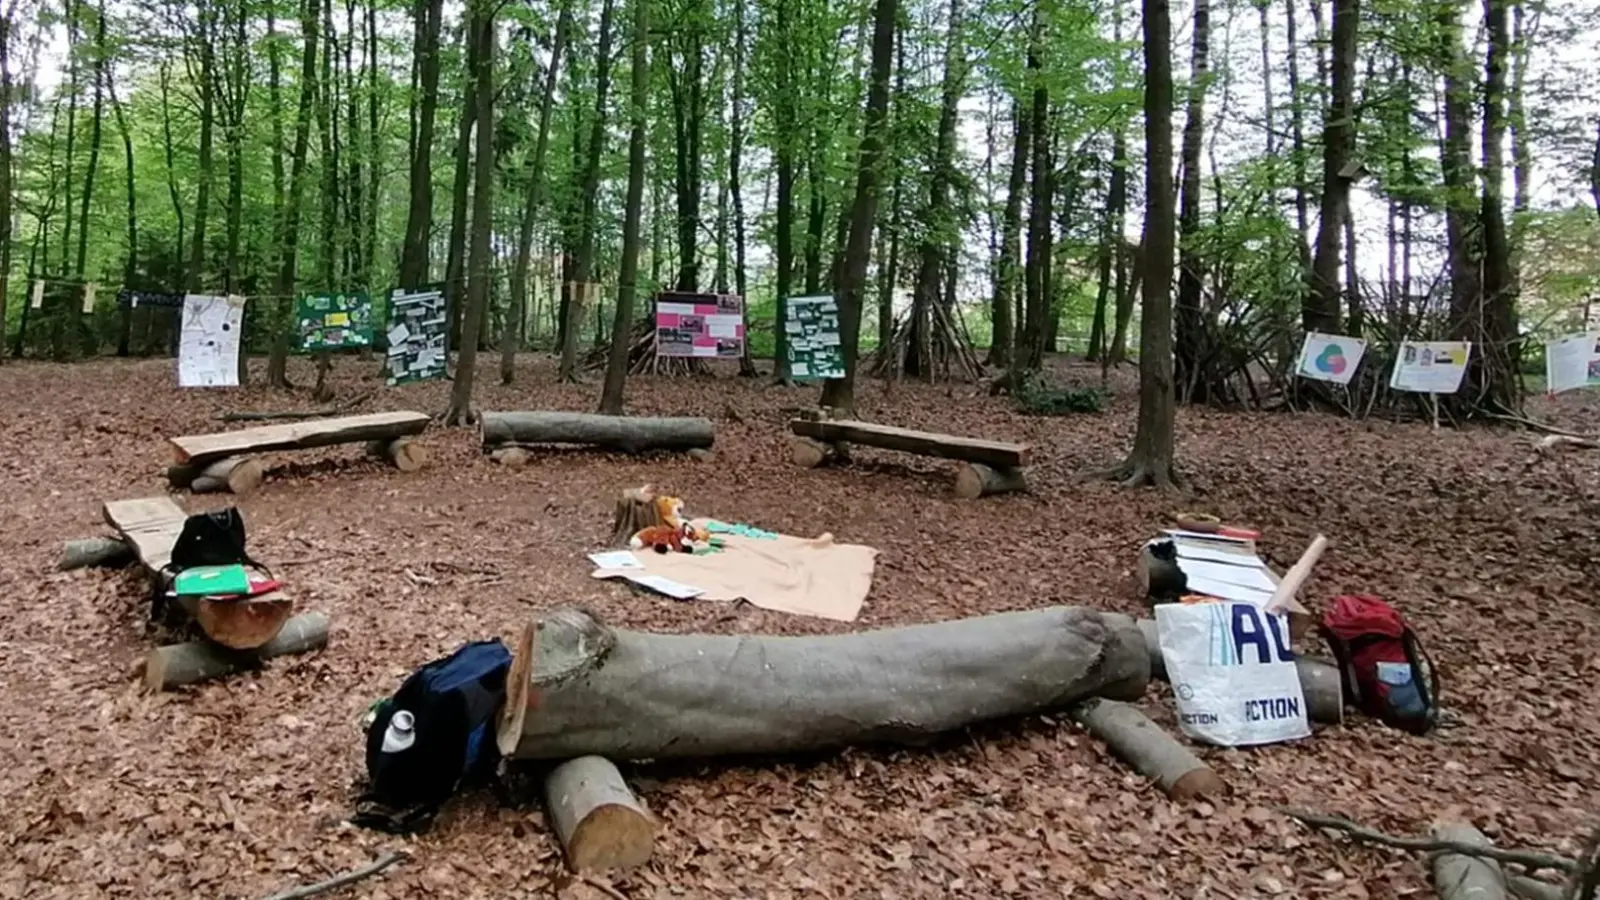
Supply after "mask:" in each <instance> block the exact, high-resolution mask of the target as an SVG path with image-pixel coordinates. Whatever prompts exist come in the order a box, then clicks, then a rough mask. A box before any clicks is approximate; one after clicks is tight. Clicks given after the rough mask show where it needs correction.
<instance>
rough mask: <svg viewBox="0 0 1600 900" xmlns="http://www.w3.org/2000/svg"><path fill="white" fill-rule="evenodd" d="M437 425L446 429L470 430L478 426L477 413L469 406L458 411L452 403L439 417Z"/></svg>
mask: <svg viewBox="0 0 1600 900" xmlns="http://www.w3.org/2000/svg"><path fill="white" fill-rule="evenodd" d="M439 423H440V424H441V425H443V426H444V427H446V428H470V427H472V426H473V425H476V424H478V411H477V410H475V409H473V408H472V407H471V406H468V407H467V408H466V409H460V408H458V407H457V406H456V405H455V404H454V403H452V404H450V408H449V409H446V410H445V411H444V414H443V415H441V416H440V417H439Z"/></svg>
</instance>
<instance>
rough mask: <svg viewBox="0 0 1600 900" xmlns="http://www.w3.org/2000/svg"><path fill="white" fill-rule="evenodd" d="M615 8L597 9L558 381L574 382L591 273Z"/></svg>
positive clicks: (609, 5)
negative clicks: (580, 294)
mask: <svg viewBox="0 0 1600 900" xmlns="http://www.w3.org/2000/svg"><path fill="white" fill-rule="evenodd" d="M614 15H615V6H614V4H613V2H612V0H605V2H604V3H603V4H602V5H601V7H600V41H599V48H598V50H597V51H596V56H595V92H594V93H595V107H594V119H593V120H592V121H591V122H590V123H589V140H588V145H587V147H586V148H585V150H586V151H587V152H586V155H585V159H584V164H583V180H582V187H581V188H580V194H579V197H580V199H579V201H578V202H579V213H578V248H577V254H576V257H577V258H576V259H575V260H574V261H573V266H572V281H573V285H570V286H569V289H568V290H567V292H566V296H565V304H566V307H565V308H566V310H567V317H566V321H567V326H566V327H565V328H564V329H563V333H562V341H561V368H560V370H559V372H558V373H557V376H556V377H557V378H559V379H560V380H561V381H575V380H577V374H576V368H577V364H578V328H577V323H576V322H575V321H574V320H573V315H572V313H573V312H574V311H575V310H577V309H578V308H579V304H580V303H581V302H582V301H581V300H579V299H577V298H576V297H575V296H574V294H575V289H580V290H583V291H585V294H586V297H585V299H587V293H588V289H587V285H588V283H589V281H590V279H591V278H592V277H593V272H594V232H595V204H596V202H597V200H598V197H597V195H598V194H599V192H600V158H601V156H602V155H603V154H604V150H605V148H604V143H605V133H606V132H605V129H606V95H607V94H608V93H610V91H611V37H612V36H611V30H612V17H613V16H614Z"/></svg>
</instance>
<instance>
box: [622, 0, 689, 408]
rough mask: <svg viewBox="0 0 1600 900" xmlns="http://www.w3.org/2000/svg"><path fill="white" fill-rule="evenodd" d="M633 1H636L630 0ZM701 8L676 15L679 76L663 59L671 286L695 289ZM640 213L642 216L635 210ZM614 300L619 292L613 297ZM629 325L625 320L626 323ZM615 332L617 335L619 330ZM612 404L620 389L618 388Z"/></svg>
mask: <svg viewBox="0 0 1600 900" xmlns="http://www.w3.org/2000/svg"><path fill="white" fill-rule="evenodd" d="M635 2H636V3H638V2H640V0H635ZM705 15H706V12H705V10H703V9H701V8H700V5H699V2H698V0H691V2H689V3H688V4H687V5H686V6H685V8H684V11H683V13H682V17H683V19H684V20H686V21H684V22H683V23H682V24H680V25H678V26H677V28H676V30H677V32H678V33H679V34H681V40H682V41H683V46H682V66H683V71H682V73H681V74H679V73H678V71H677V64H676V63H675V62H674V61H672V60H669V65H668V67H667V71H668V81H669V83H670V85H671V88H672V91H671V93H672V101H673V103H672V105H673V121H672V124H673V137H674V139H675V142H676V145H677V148H676V149H677V160H676V162H677V183H676V187H677V195H678V196H677V200H678V209H677V213H678V215H677V231H678V277H677V281H676V285H677V289H678V290H680V291H690V292H693V291H697V290H699V283H700V259H699V256H700V193H701V185H700V176H701V168H700V141H701V133H702V130H703V126H704V123H705V85H704V83H703V79H702V68H703V57H704V55H705V52H704V47H703V43H704V40H705V35H704V23H703V21H702V20H703V18H704V16H705ZM641 215H642V214H641ZM618 298H619V302H620V298H621V295H620V294H619V295H618ZM629 324H630V325H631V323H629ZM625 331H626V329H624V331H623V332H617V333H618V334H622V333H625ZM610 381H611V375H610V372H609V370H608V371H607V373H606V388H607V390H609V389H610ZM618 391H619V393H618V395H617V396H618V402H619V403H620V402H621V400H620V398H621V393H620V391H621V388H620V386H619V387H618Z"/></svg>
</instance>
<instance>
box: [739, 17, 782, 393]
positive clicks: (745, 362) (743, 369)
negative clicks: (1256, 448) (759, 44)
mask: <svg viewBox="0 0 1600 900" xmlns="http://www.w3.org/2000/svg"><path fill="white" fill-rule="evenodd" d="M733 16H734V18H733V101H732V102H733V108H732V109H731V110H730V111H729V114H728V199H729V201H730V202H731V203H732V204H733V284H734V290H735V291H737V292H738V294H739V297H740V298H741V300H742V302H741V304H740V309H741V311H742V312H741V315H742V316H743V317H744V322H745V341H744V351H743V353H742V355H741V356H740V357H739V374H740V375H743V376H745V377H751V376H754V375H756V374H757V373H756V364H755V361H754V360H752V359H751V358H750V338H749V334H750V297H749V295H748V294H746V293H745V233H744V191H743V183H742V181H741V180H740V179H741V176H742V171H741V169H742V166H743V162H744V67H745V58H744V53H745V39H746V37H745V23H744V3H743V2H736V3H734V4H733ZM779 330H780V331H781V330H782V329H781V328H780V329H779Z"/></svg>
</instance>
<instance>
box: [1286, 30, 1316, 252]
mask: <svg viewBox="0 0 1600 900" xmlns="http://www.w3.org/2000/svg"><path fill="white" fill-rule="evenodd" d="M1283 11H1284V22H1285V23H1286V24H1285V28H1286V31H1285V34H1284V36H1285V38H1286V39H1287V40H1288V43H1289V138H1290V140H1291V142H1292V144H1291V147H1290V151H1291V154H1292V156H1293V158H1294V221H1295V230H1296V231H1298V232H1299V234H1300V242H1299V246H1298V247H1297V248H1296V249H1298V250H1299V255H1300V271H1301V273H1302V274H1304V276H1305V277H1307V278H1309V277H1310V276H1311V244H1310V239H1311V224H1310V222H1311V218H1310V201H1309V200H1308V199H1307V197H1306V193H1307V190H1308V186H1309V184H1310V178H1309V176H1308V175H1307V174H1306V138H1305V127H1306V126H1305V121H1306V116H1305V98H1303V97H1301V96H1300V87H1301V85H1300V43H1299V35H1298V34H1297V32H1298V31H1299V29H1298V28H1297V27H1296V25H1295V21H1296V11H1295V0H1283Z"/></svg>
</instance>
